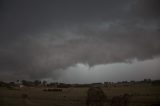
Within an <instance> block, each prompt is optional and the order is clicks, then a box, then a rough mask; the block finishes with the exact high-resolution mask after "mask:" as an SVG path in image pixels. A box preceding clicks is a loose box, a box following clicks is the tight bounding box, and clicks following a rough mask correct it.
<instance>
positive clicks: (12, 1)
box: [0, 0, 160, 83]
mask: <svg viewBox="0 0 160 106" xmlns="http://www.w3.org/2000/svg"><path fill="white" fill-rule="evenodd" d="M159 10H160V1H159V0H0V14H1V15H0V23H1V24H0V80H3V81H15V80H17V79H19V80H22V79H25V80H35V79H38V80H43V79H45V80H53V81H62V82H67V83H90V82H102V81H121V80H141V79H144V78H152V79H159V78H160V65H159V64H160V57H159V56H160V12H159Z"/></svg>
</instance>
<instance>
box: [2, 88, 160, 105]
mask: <svg viewBox="0 0 160 106" xmlns="http://www.w3.org/2000/svg"><path fill="white" fill-rule="evenodd" d="M43 89H44V88H40V87H39V88H29V87H24V88H21V89H13V90H10V89H8V88H4V87H1V88H0V106H86V98H87V90H88V88H87V87H86V88H85V87H83V88H74V87H71V88H63V89H62V90H63V91H62V92H44V91H43ZM102 89H103V91H104V92H105V94H106V95H107V97H108V101H107V102H106V103H105V106H110V102H111V98H112V97H113V96H116V95H122V94H124V93H128V94H131V95H132V98H131V100H130V102H129V103H130V104H129V106H154V105H151V104H156V103H160V86H149V85H145V86H132V87H130V86H129V87H111V88H105V87H102ZM23 94H27V95H28V99H27V100H26V99H24V98H23V97H22V95H23Z"/></svg>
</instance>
